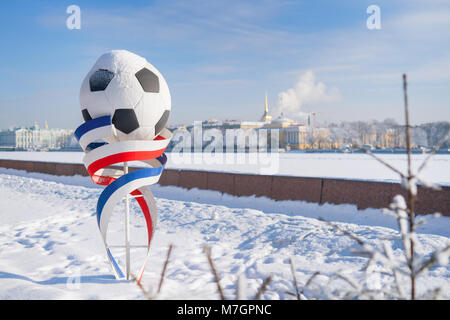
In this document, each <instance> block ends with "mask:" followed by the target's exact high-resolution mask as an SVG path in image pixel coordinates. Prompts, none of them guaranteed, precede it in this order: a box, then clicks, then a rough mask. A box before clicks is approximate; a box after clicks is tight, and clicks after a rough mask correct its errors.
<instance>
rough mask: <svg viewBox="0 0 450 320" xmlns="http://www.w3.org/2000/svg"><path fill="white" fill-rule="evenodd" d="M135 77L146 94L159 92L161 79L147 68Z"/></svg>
mask: <svg viewBox="0 0 450 320" xmlns="http://www.w3.org/2000/svg"><path fill="white" fill-rule="evenodd" d="M135 75H136V78H137V79H138V81H139V83H140V84H141V86H142V89H144V91H145V92H154V93H158V92H159V79H158V76H157V75H156V74H154V73H153V72H151V71H150V70H148V69H147V68H143V69H141V70H139V71H138V72H136V74H135Z"/></svg>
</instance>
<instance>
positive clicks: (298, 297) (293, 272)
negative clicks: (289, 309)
mask: <svg viewBox="0 0 450 320" xmlns="http://www.w3.org/2000/svg"><path fill="white" fill-rule="evenodd" d="M289 264H290V265H291V273H292V279H293V280H294V288H295V295H296V296H297V300H301V296H300V291H299V290H298V282H297V277H296V276H295V267H294V261H293V260H292V258H289Z"/></svg>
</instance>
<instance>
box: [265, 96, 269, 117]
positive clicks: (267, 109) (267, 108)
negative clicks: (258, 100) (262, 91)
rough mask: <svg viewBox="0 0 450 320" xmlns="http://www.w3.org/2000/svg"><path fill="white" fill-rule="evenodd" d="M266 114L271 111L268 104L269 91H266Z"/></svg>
mask: <svg viewBox="0 0 450 320" xmlns="http://www.w3.org/2000/svg"><path fill="white" fill-rule="evenodd" d="M265 112H266V114H268V113H269V106H268V104H267V91H266V109H265Z"/></svg>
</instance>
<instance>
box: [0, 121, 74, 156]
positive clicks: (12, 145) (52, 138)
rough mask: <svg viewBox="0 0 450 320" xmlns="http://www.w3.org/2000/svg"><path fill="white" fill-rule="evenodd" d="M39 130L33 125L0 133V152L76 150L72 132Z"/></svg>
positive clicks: (46, 126) (46, 127)
mask: <svg viewBox="0 0 450 320" xmlns="http://www.w3.org/2000/svg"><path fill="white" fill-rule="evenodd" d="M44 128H45V129H41V128H39V126H38V125H37V124H36V123H35V124H34V125H33V126H32V127H28V128H14V129H10V130H3V131H0V150H59V149H66V148H68V149H77V147H78V146H77V145H78V144H77V145H75V144H74V139H73V130H66V129H48V125H47V123H45V126H44Z"/></svg>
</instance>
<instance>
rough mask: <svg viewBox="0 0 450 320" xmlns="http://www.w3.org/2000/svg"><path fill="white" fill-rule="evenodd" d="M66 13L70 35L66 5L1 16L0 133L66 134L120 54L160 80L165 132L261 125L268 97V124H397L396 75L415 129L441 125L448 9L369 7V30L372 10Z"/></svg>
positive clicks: (11, 9)
mask: <svg viewBox="0 0 450 320" xmlns="http://www.w3.org/2000/svg"><path fill="white" fill-rule="evenodd" d="M75 4H76V5H77V6H79V7H80V10H81V24H80V27H81V28H80V29H79V30H69V29H68V28H67V27H66V20H67V18H68V17H69V14H67V13H66V9H67V7H68V6H69V3H66V2H63V3H61V2H53V1H44V2H40V3H37V2H33V3H26V5H24V3H21V1H18V2H17V3H14V4H10V5H8V9H7V10H2V12H1V13H0V19H1V21H2V28H1V29H0V36H1V38H2V45H3V50H2V58H1V59H0V61H1V62H0V63H1V65H2V69H3V74H4V77H2V79H0V108H1V110H2V111H3V114H7V116H3V117H1V118H0V128H8V127H10V126H14V125H16V124H19V123H23V124H24V125H26V123H33V122H34V120H36V121H38V122H40V123H43V121H44V120H45V119H47V120H48V123H49V126H50V127H53V128H56V127H62V128H76V127H77V126H78V125H79V123H80V122H81V121H82V116H81V110H80V107H79V101H78V95H79V88H80V85H81V81H82V80H83V78H84V76H85V74H86V73H87V71H88V70H89V69H90V67H91V66H92V65H93V63H94V62H95V60H96V59H97V58H98V57H99V56H100V55H101V54H102V53H104V52H106V51H108V50H111V49H119V48H122V49H128V50H131V51H134V52H136V53H138V54H140V55H142V56H144V57H146V58H147V59H148V60H149V62H151V63H152V64H154V65H155V66H156V67H157V68H158V69H159V70H160V71H161V72H162V73H163V75H164V76H165V78H166V79H167V82H168V84H169V88H170V90H171V94H172V104H173V106H172V109H173V112H172V114H171V118H170V121H169V124H176V123H191V122H192V121H194V120H202V119H205V118H206V119H207V118H209V117H214V118H217V119H222V120H223V119H248V120H251V119H255V120H256V119H259V117H260V116H261V106H262V105H263V104H264V92H266V91H267V92H268V103H269V107H270V108H271V111H272V116H274V117H276V116H278V115H279V113H281V112H282V111H283V112H284V114H285V115H286V116H289V117H291V118H297V119H298V118H299V117H301V116H302V113H304V112H306V111H320V112H323V114H321V115H320V118H321V119H322V120H323V121H327V122H339V121H344V120H350V121H355V120H371V119H375V120H379V121H381V120H384V119H386V118H394V119H395V120H396V121H397V122H399V123H403V121H404V120H403V112H402V89H401V74H402V73H407V74H408V83H409V91H408V92H409V98H410V109H411V122H412V123H413V124H420V123H426V122H432V121H439V120H448V119H450V108H448V106H447V105H448V101H449V98H450V90H448V83H449V80H450V78H449V77H450V76H449V74H450V73H449V72H448V71H450V56H449V55H448V53H447V52H449V50H448V49H450V48H449V47H450V43H449V42H448V41H443V40H445V38H446V35H447V34H449V31H450V23H449V21H448V18H447V17H448V14H449V13H450V5H448V4H445V3H443V2H442V1H437V0H434V1H426V2H424V1H397V2H396V3H392V2H389V1H377V2H376V5H378V6H379V7H380V11H381V29H379V30H369V29H368V28H367V26H366V21H367V19H368V17H369V16H370V14H368V13H367V11H366V10H367V8H368V7H369V6H370V5H372V4H374V3H373V2H372V1H360V2H358V4H355V3H353V2H350V1H342V2H339V4H337V3H335V2H333V1H319V2H317V3H316V2H314V3H311V2H309V3H308V2H303V1H299V2H291V1H271V0H266V1H262V2H261V1H247V2H242V1H227V2H221V1H215V2H214V3H212V2H208V1H194V2H189V3H186V2H183V1H130V2H127V3H126V4H123V3H120V2H119V1H108V2H104V1H98V2H96V3H95V4H93V3H92V2H88V1H77V2H76V3H75ZM125 35H127V36H125ZM205 115H208V116H205Z"/></svg>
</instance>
